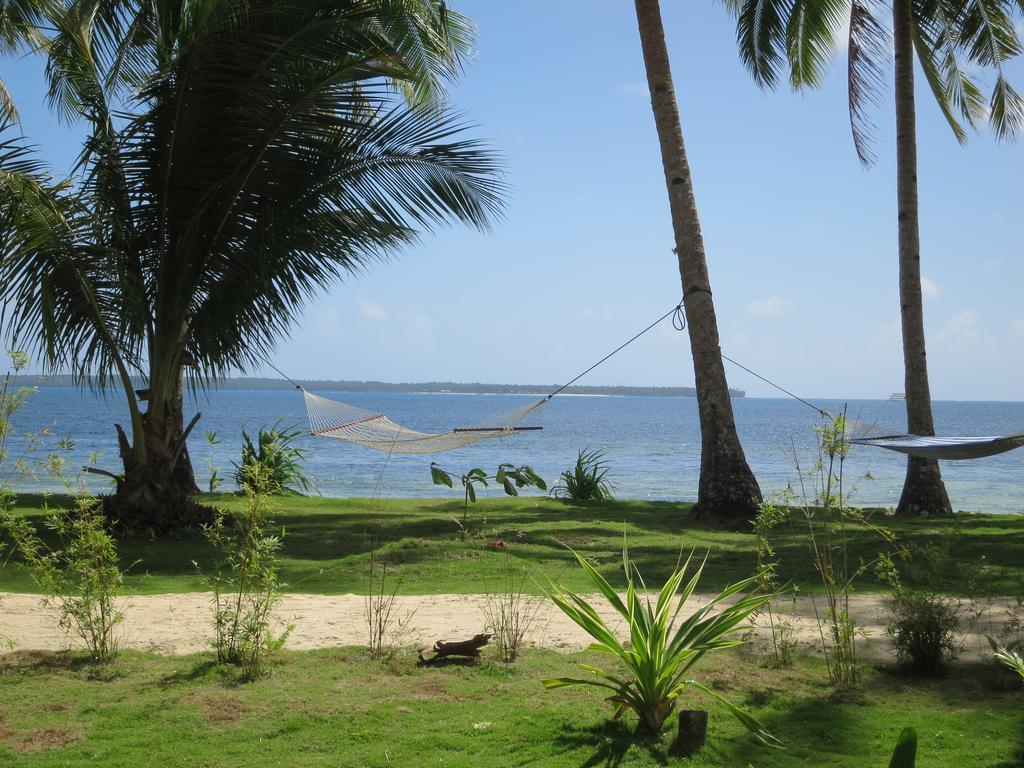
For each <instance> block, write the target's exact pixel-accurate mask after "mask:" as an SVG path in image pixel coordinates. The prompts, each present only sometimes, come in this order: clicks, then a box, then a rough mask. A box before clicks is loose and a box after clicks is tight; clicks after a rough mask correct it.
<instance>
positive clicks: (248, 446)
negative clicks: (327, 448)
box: [235, 422, 310, 496]
mask: <svg viewBox="0 0 1024 768" xmlns="http://www.w3.org/2000/svg"><path fill="white" fill-rule="evenodd" d="M302 434H304V430H303V429H302V428H301V427H299V426H297V425H296V426H291V427H286V426H282V424H281V422H277V423H276V424H274V426H273V427H270V428H267V427H260V430H259V432H257V433H256V439H255V440H253V439H252V437H250V436H249V434H248V433H247V432H245V431H244V430H243V431H242V458H241V461H240V463H238V464H235V482H236V483H237V484H238V487H239V488H241V489H242V490H243V491H245V492H246V493H251V494H255V495H257V496H270V495H274V494H280V493H287V492H290V493H300V492H305V491H308V490H309V488H310V482H309V478H308V477H306V474H305V472H304V470H303V462H304V461H305V458H306V452H305V451H304V450H302V449H301V448H299V447H297V446H295V445H294V442H295V441H296V440H297V439H298V438H299V436H300V435H302ZM253 483H260V484H261V485H259V486H254V485H253Z"/></svg>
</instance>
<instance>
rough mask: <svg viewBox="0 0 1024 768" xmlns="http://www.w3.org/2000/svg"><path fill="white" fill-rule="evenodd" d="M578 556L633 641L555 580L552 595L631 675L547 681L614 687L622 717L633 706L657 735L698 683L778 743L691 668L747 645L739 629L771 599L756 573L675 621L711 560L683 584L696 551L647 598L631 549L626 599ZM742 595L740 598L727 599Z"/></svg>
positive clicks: (625, 559) (597, 672) (625, 560)
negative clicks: (698, 679)
mask: <svg viewBox="0 0 1024 768" xmlns="http://www.w3.org/2000/svg"><path fill="white" fill-rule="evenodd" d="M570 551H572V550H570ZM573 554H574V555H575V556H576V560H577V561H578V562H579V564H580V565H581V566H582V567H583V569H584V570H585V571H586V573H587V575H588V576H589V577H590V580H591V582H593V584H594V586H595V587H596V588H597V590H598V591H599V592H600V593H601V594H602V595H603V596H604V597H605V599H606V600H607V601H608V602H609V603H610V604H611V606H612V608H614V609H615V611H616V613H618V614H619V615H620V616H621V617H622V618H623V619H624V621H625V622H626V625H627V626H628V627H629V633H630V642H629V645H628V646H627V645H626V644H624V643H622V642H621V641H619V639H618V638H617V637H616V636H615V633H614V632H612V630H611V629H610V628H609V627H608V625H607V624H605V622H604V620H603V619H602V618H601V617H600V615H599V614H598V612H597V611H596V610H595V609H594V608H593V607H592V606H591V605H590V603H588V602H587V601H586V600H585V599H584V598H583V597H581V596H580V595H578V594H576V593H575V592H573V591H572V590H570V589H568V588H566V587H563V586H560V585H558V584H555V583H552V584H551V585H550V588H549V589H548V590H547V594H548V596H549V597H550V598H551V600H552V601H554V603H555V605H557V606H558V607H559V609H561V611H562V612H563V613H564V614H565V615H566V616H568V617H569V618H570V619H572V621H574V622H575V623H576V624H578V625H579V626H580V627H581V628H582V629H583V630H584V631H585V632H586V633H587V634H589V635H590V636H591V637H592V638H594V640H595V641H596V642H595V643H594V644H593V645H591V646H590V647H591V649H592V650H596V651H601V652H603V653H608V654H611V655H613V656H615V657H616V658H618V659H619V661H620V662H621V663H622V664H624V665H625V667H626V669H627V670H628V673H629V674H628V676H627V677H619V676H617V675H614V674H611V673H609V672H605V671H603V670H601V669H598V668H597V667H592V666H589V665H580V669H582V670H583V671H585V672H589V673H591V675H593V677H588V678H568V677H560V678H549V679H546V680H544V681H542V682H543V684H544V687H546V688H559V687H562V686H569V685H589V686H594V687H597V688H603V689H605V690H608V691H610V692H611V695H610V696H609V697H608V701H609V702H611V703H612V704H613V705H614V706H615V708H616V709H615V717H616V718H618V717H621V716H622V715H623V714H624V713H625V712H627V711H628V710H633V711H634V712H635V713H636V714H637V716H638V717H639V718H640V724H641V727H643V728H645V729H646V730H647V731H649V732H651V733H654V734H657V733H659V732H660V731H661V728H662V725H664V723H665V720H666V719H667V718H668V716H669V715H671V714H672V711H673V710H674V709H675V706H676V702H677V701H678V699H679V697H680V696H681V695H682V694H683V693H684V692H685V691H686V689H687V688H688V687H692V688H696V689H697V690H701V691H704V692H705V693H707V694H709V695H711V696H713V697H714V698H716V699H718V700H719V701H721V702H722V703H723V704H724V705H725V706H726V707H727V708H728V709H729V711H730V712H731V713H732V714H733V715H735V716H736V717H737V718H738V719H739V720H740V722H742V723H743V724H744V725H745V726H746V727H747V728H749V729H750V730H751V731H752V732H753V733H754V734H755V737H756V738H758V739H759V740H760V741H762V742H764V743H773V742H775V740H774V738H773V737H772V736H770V735H769V734H768V733H767V731H765V729H764V727H763V726H762V725H761V724H760V723H759V722H758V721H757V720H756V719H754V717H753V716H752V715H750V714H749V713H747V712H746V711H744V710H742V709H740V708H739V707H737V706H736V705H735V704H733V703H732V702H730V701H729V700H727V699H725V698H723V697H722V696H721V695H720V694H718V693H717V692H715V691H714V690H712V689H711V688H709V687H707V686H706V685H704V684H702V683H698V682H696V681H695V680H690V679H687V675H688V674H689V672H690V670H691V669H692V668H693V667H694V665H695V664H696V663H697V662H698V661H700V660H701V659H702V658H703V657H704V655H705V654H706V653H708V652H709V651H715V650H719V649H722V648H731V647H734V646H737V645H741V644H742V643H743V640H742V639H740V638H739V635H738V633H739V632H741V631H742V630H744V629H747V628H749V625H747V624H746V622H747V621H748V620H749V619H750V617H751V616H752V615H753V614H754V613H756V612H757V611H758V610H760V609H761V608H762V607H764V605H765V603H767V602H768V599H769V596H768V595H760V594H756V593H753V592H752V591H751V590H754V589H755V588H756V586H757V580H756V577H751V578H749V579H744V580H743V581H740V582H738V583H736V584H733V585H731V586H729V587H726V588H725V590H723V591H722V592H721V593H720V594H719V595H717V596H716V597H714V598H712V599H711V600H710V601H709V602H708V603H706V604H704V605H702V606H701V607H700V608H698V609H697V610H696V611H695V612H694V613H693V615H692V616H690V617H689V618H687V619H685V620H683V621H678V623H677V620H678V618H679V614H680V612H681V611H682V608H683V606H684V605H685V603H686V601H687V600H688V599H689V598H690V596H691V595H692V594H693V592H694V590H695V589H696V588H697V584H698V582H699V581H700V576H701V573H702V572H703V570H704V564H705V563H706V562H707V558H705V560H704V562H703V563H701V564H700V566H699V567H697V569H696V571H695V572H694V573H693V575H692V576H689V579H688V580H687V581H686V582H685V586H684V579H687V576H688V571H689V570H690V562H691V560H692V559H693V556H692V555H691V556H690V557H688V558H687V559H686V562H685V563H683V564H682V566H681V567H678V568H676V570H675V572H674V573H673V574H672V575H671V576H670V577H669V579H668V581H666V582H665V585H664V586H663V587H662V588H661V590H660V592H659V593H658V597H657V601H656V603H655V604H652V603H651V599H650V597H649V596H646V595H645V596H641V594H640V591H641V590H644V589H645V585H644V583H643V579H642V578H641V576H640V573H639V571H638V570H637V569H636V567H635V566H634V565H633V564H632V563H631V562H630V560H629V554H628V552H627V551H626V549H625V548H623V553H622V565H623V569H624V572H625V575H626V597H625V600H623V599H622V598H620V597H619V595H618V593H617V592H616V591H615V589H614V588H613V587H612V586H611V585H610V584H609V583H608V581H607V580H606V579H605V578H604V576H602V575H601V574H600V573H599V572H598V571H597V569H596V568H595V567H594V566H593V565H591V564H590V563H589V562H587V560H586V559H584V558H583V557H582V556H581V555H579V554H577V553H576V552H573ZM638 586H639V590H638V588H637V587H638ZM680 587H682V588H681V589H680ZM736 596H738V597H737V599H735V600H734V601H729V598H733V597H736ZM726 601H729V603H730V604H727V602H726ZM716 611H717V613H715V612H716Z"/></svg>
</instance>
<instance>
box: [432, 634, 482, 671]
mask: <svg viewBox="0 0 1024 768" xmlns="http://www.w3.org/2000/svg"><path fill="white" fill-rule="evenodd" d="M490 639H491V636H490V635H482V634H481V635H474V636H473V637H471V638H470V639H469V640H460V641H458V642H451V641H447V640H438V641H437V642H436V643H434V647H433V648H431V650H432V651H433V652H434V655H433V656H432V657H431V658H429V659H428V658H427V657H425V656H424V655H423V652H424V651H426V650H427V649H426V648H420V661H419V663H420V665H421V666H424V665H427V664H436V663H438V662H440V661H443V660H444V659H446V658H448V657H449V656H461V657H463V658H470V659H478V658H480V649H481V648H483V647H484V646H485V645H487V641H488V640H490Z"/></svg>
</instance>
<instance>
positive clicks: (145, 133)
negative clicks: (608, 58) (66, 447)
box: [0, 0, 503, 529]
mask: <svg viewBox="0 0 1024 768" xmlns="http://www.w3.org/2000/svg"><path fill="white" fill-rule="evenodd" d="M53 23H54V25H55V26H56V28H57V30H58V32H57V34H56V36H55V37H54V38H53V39H52V40H51V42H50V44H49V46H48V50H47V56H48V73H49V76H50V80H51V84H52V88H51V94H50V96H51V101H52V102H53V104H54V107H55V108H56V109H57V110H58V112H59V113H60V114H62V115H63V116H65V117H67V118H70V119H75V120H80V121H83V122H84V124H85V126H86V127H87V129H88V135H87V137H86V140H85V143H84V146H83V151H82V156H81V161H80V163H79V165H78V166H77V168H76V171H75V174H74V177H73V179H72V183H71V185H56V186H55V185H53V184H50V183H49V182H47V181H46V179H45V175H44V173H43V169H42V168H41V167H40V166H39V165H38V164H37V163H35V164H33V161H32V160H31V158H30V157H26V156H25V154H24V151H23V150H21V149H20V148H19V147H17V146H12V145H10V144H9V145H8V155H10V153H11V152H14V153H15V155H14V156H13V157H7V160H6V161H4V162H5V163H7V164H5V165H3V166H0V174H2V175H0V184H2V185H3V187H2V189H0V204H2V205H4V206H5V209H4V210H3V211H0V217H2V218H0V221H2V222H3V224H2V226H3V229H2V230H0V243H2V244H3V253H2V264H0V301H2V302H3V303H4V304H5V308H6V316H5V317H4V326H5V327H4V329H3V330H4V331H5V332H7V333H10V334H12V335H13V336H14V337H15V338H16V339H17V340H19V341H20V342H21V343H22V345H23V346H27V347H28V348H29V349H34V350H36V351H38V352H41V353H42V355H43V357H44V358H45V359H46V360H47V361H48V363H49V364H50V365H51V366H54V367H61V368H70V369H71V370H73V371H74V372H75V373H77V374H78V375H79V376H80V377H81V378H82V379H83V380H85V379H86V377H93V378H91V379H90V380H92V381H98V382H99V384H100V385H107V384H113V385H115V386H118V385H119V386H121V387H122V388H123V389H124V391H125V394H126V395H127V396H128V407H129V409H130V415H131V429H130V432H125V431H124V430H121V429H120V428H119V430H118V431H119V440H120V450H121V457H122V459H123V464H124V469H123V475H122V476H121V478H120V479H119V482H118V489H117V494H116V497H115V498H116V501H117V504H116V513H117V515H118V517H119V518H121V519H122V520H125V519H135V520H136V521H137V522H138V524H140V525H144V526H146V527H150V528H155V529H162V528H168V527H174V526H176V525H178V524H180V523H182V522H187V521H182V520H178V519H177V512H176V511H175V510H178V509H181V508H182V502H183V499H182V497H183V494H185V493H186V492H187V491H188V490H191V488H190V487H189V486H190V485H191V483H189V482H182V479H181V478H180V477H177V476H176V467H179V466H180V460H181V456H182V452H183V450H184V445H185V439H186V437H187V432H188V429H187V428H185V427H184V425H183V423H182V418H181V390H182V377H183V374H184V376H185V377H186V379H187V380H191V381H192V382H194V383H196V384H200V385H201V384H203V383H204V382H208V381H210V380H211V379H213V378H215V377H217V376H220V375H223V374H225V373H226V372H228V371H231V370H237V369H245V368H246V367H247V366H250V365H255V364H259V363H260V362H262V361H263V360H265V359H266V356H267V355H268V354H269V353H270V351H271V350H272V349H273V347H274V345H275V344H276V343H277V342H278V341H279V340H280V339H281V338H283V337H284V336H285V335H286V334H287V333H288V332H289V330H290V328H291V325H292V323H293V321H294V320H295V318H296V317H297V316H298V315H299V313H300V312H301V310H302V308H303V307H304V305H305V303H306V302H307V300H308V299H309V298H310V297H311V296H313V295H315V294H316V293H317V292H318V291H320V290H321V289H323V288H325V287H326V286H328V285H329V284H331V283H332V282H334V281H336V280H338V279H340V278H342V277H343V276H345V275H347V274H350V273H352V272H354V271H356V270H358V269H359V268H361V267H363V266H365V265H366V264H367V263H368V262H370V261H372V260H374V259H385V258H389V257H391V256H393V255H394V254H396V253H397V252H398V251H399V250H400V249H401V248H402V247H403V246H407V245H408V244H410V243H412V242H414V241H415V240H416V238H417V236H418V235H419V234H420V233H422V232H424V231H430V230H432V229H433V228H434V227H436V226H438V225H441V224H446V223H452V222H464V223H467V224H470V225H472V226H476V227H480V228H484V227H486V226H488V224H489V222H490V221H491V220H492V219H493V217H494V216H495V215H497V214H499V212H500V210H501V197H502V193H503V184H502V182H501V180H500V174H499V166H498V163H497V161H496V159H495V157H494V156H493V155H492V154H491V153H490V152H489V151H487V150H486V149H485V148H483V147H482V146H481V145H480V144H479V143H478V142H476V141H474V140H471V139H467V138H464V135H463V128H464V126H463V124H462V123H461V122H460V120H459V119H458V118H457V117H456V116H453V115H452V114H451V113H450V112H449V111H447V110H446V109H445V108H444V107H443V103H442V102H443V98H442V94H443V84H444V81H445V79H446V78H449V77H453V76H454V75H455V73H456V72H457V71H458V67H459V62H460V60H461V56H462V54H463V53H464V52H465V50H466V48H467V45H468V44H469V40H470V39H471V34H470V31H469V25H468V23H467V22H466V20H465V19H464V18H463V17H461V16H458V15H457V14H455V13H453V12H452V11H450V10H449V9H447V8H446V7H445V5H444V3H443V2H439V0H327V1H326V2H325V1H324V0H283V1H281V0H220V1H219V2H206V1H201V0H177V2H171V1H166V2H155V3H143V2H123V1H122V2H109V1H108V2H99V3H96V2H95V1H92V2H86V0H82V2H76V3H72V4H71V5H70V6H69V7H68V8H67V10H66V12H64V13H62V14H61V15H60V16H59V17H57V18H55V19H54V20H53ZM0 160H4V157H2V156H0ZM8 161H9V162H15V163H18V165H15V166H11V165H10V164H9V162H8ZM19 187H32V188H33V189H35V190H37V191H38V192H39V194H36V193H35V192H33V193H32V194H25V193H22V192H20V191H19V189H18V188H19ZM44 192H45V193H47V194H43V193H44ZM133 376H141V377H142V378H143V379H144V380H145V384H146V391H145V395H144V397H145V409H144V410H143V407H142V406H140V405H139V403H138V402H137V400H136V398H135V395H134V385H133V382H132V377H133ZM190 478H191V470H190V469H189V471H188V473H187V478H185V480H186V481H187V480H189V479H190ZM186 507H187V505H186Z"/></svg>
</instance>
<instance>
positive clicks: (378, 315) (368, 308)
mask: <svg viewBox="0 0 1024 768" xmlns="http://www.w3.org/2000/svg"><path fill="white" fill-rule="evenodd" d="M357 306H358V307H359V314H360V315H362V316H363V317H365V318H366V319H367V320H383V319H384V318H385V317H387V315H388V313H387V311H386V310H385V309H384V307H383V306H381V305H380V304H378V303H377V302H375V301H370V300H369V299H367V298H364V297H362V296H360V297H359V300H358V302H357Z"/></svg>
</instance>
